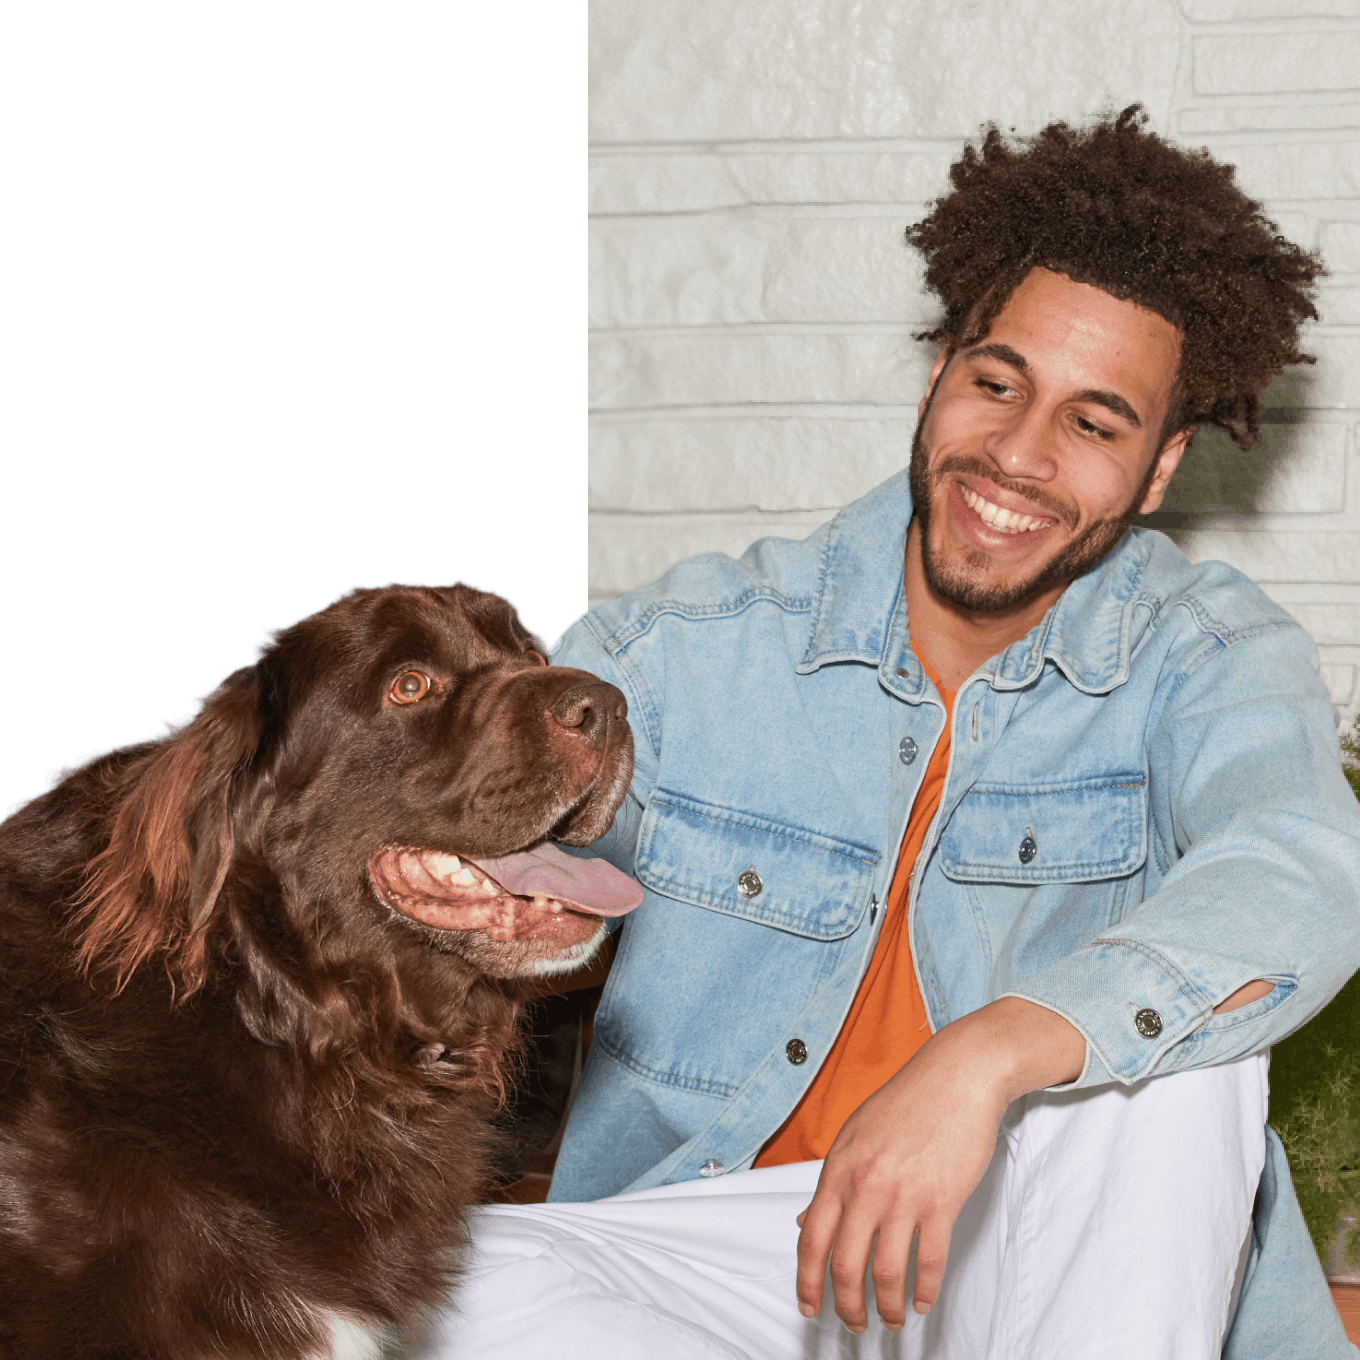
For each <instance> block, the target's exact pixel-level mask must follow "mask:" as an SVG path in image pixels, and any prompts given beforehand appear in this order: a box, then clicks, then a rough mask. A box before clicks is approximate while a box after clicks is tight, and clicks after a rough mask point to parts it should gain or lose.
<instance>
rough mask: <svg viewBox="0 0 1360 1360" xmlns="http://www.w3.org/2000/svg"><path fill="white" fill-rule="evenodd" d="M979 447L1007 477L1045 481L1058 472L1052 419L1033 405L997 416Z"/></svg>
mask: <svg viewBox="0 0 1360 1360" xmlns="http://www.w3.org/2000/svg"><path fill="white" fill-rule="evenodd" d="M982 451H983V453H984V454H986V455H987V457H988V458H990V459H991V460H992V462H994V463H995V464H996V466H997V468H998V469H999V470H1000V471H1001V472H1003V473H1004V474H1005V475H1006V476H1007V477H1014V478H1016V479H1017V480H1019V479H1022V478H1023V479H1027V480H1030V481H1036V482H1048V481H1052V480H1053V478H1054V477H1056V476H1057V474H1058V460H1057V456H1056V453H1055V440H1054V433H1053V428H1052V424H1051V420H1050V418H1049V416H1048V415H1047V414H1046V413H1045V412H1043V411H1042V410H1040V409H1038V408H1036V407H1032V406H1031V407H1026V408H1025V409H1024V410H1018V411H1011V412H1009V413H1007V414H1006V415H1005V416H1004V417H1003V418H1001V419H1000V420H998V422H997V424H996V425H994V426H993V427H992V429H990V430H989V431H988V432H987V434H986V436H985V437H984V439H983V441H982Z"/></svg>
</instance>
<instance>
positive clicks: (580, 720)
mask: <svg viewBox="0 0 1360 1360" xmlns="http://www.w3.org/2000/svg"><path fill="white" fill-rule="evenodd" d="M548 712H549V713H551V714H552V717H553V721H554V722H556V723H558V724H559V725H560V726H562V727H566V728H569V729H570V730H572V731H574V732H575V733H576V734H577V735H578V736H579V737H581V738H582V739H583V740H584V741H587V742H589V743H590V744H591V745H594V744H595V743H596V742H597V741H600V740H602V739H603V737H604V734H605V733H606V732H607V731H608V730H609V724H610V723H611V722H615V721H620V720H622V719H623V718H626V717H627V716H628V701H627V700H626V699H625V698H624V697H623V695H622V693H620V691H619V690H617V689H616V688H615V687H614V686H613V685H611V684H608V683H606V682H605V681H604V680H593V681H591V682H589V683H588V684H580V685H573V686H572V687H571V688H570V689H567V690H563V692H562V693H561V694H559V695H558V696H557V701H556V702H555V703H554V704H553V706H552V707H551V708H550V709H549V710H548Z"/></svg>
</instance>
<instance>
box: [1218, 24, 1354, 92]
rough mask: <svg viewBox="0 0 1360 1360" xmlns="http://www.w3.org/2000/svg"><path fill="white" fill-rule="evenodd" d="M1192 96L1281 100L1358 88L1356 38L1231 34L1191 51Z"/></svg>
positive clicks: (1343, 33) (1351, 35)
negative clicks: (1260, 96) (1294, 93)
mask: <svg viewBox="0 0 1360 1360" xmlns="http://www.w3.org/2000/svg"><path fill="white" fill-rule="evenodd" d="M1191 50H1192V52H1193V56H1194V82H1195V92H1196V93H1197V94H1205V95H1214V94H1283V93H1285V92H1286V91H1290V90H1353V89H1355V88H1356V87H1357V85H1360V77H1357V71H1358V70H1360V33H1355V32H1347V31H1341V32H1338V31H1336V30H1324V31H1321V32H1314V33H1232V34H1215V35H1214V36H1213V37H1199V38H1196V39H1195V40H1194V42H1193V43H1192V46H1191Z"/></svg>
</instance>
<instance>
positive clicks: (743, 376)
mask: <svg viewBox="0 0 1360 1360" xmlns="http://www.w3.org/2000/svg"><path fill="white" fill-rule="evenodd" d="M1357 343H1360V342H1357ZM590 349H591V404H592V406H594V407H596V408H598V409H615V410H638V409H647V408H655V407H661V406H731V405H744V404H746V403H750V402H758V403H770V402H776V403H780V404H788V403H794V402H811V403H828V402H829V403H833V404H836V405H852V406H853V405H861V404H867V405H872V406H881V405H890V406H891V405H902V404H914V403H915V402H916V401H918V400H919V399H920V394H921V393H922V392H924V391H925V384H926V379H927V378H928V376H929V374H930V365H931V362H932V360H931V354H930V350H929V349H928V347H927V346H925V345H923V344H921V343H920V342H918V341H915V340H913V339H912V338H911V336H910V335H909V334H907V333H905V332H902V333H896V332H892V333H884V332H859V333H855V332H849V333H847V332H796V331H794V332H775V333H763V332H755V333H751V332H741V331H728V332H724V331H701V332H696V333H685V332H674V331H672V332H662V333H658V334H650V335H649V334H638V333H634V334H631V335H630V334H612V335H611V334H598V335H596V336H594V337H592V340H591V346H590Z"/></svg>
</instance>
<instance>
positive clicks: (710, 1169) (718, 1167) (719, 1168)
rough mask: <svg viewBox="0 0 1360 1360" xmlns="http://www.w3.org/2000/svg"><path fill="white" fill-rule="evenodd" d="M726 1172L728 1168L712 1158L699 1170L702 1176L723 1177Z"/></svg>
mask: <svg viewBox="0 0 1360 1360" xmlns="http://www.w3.org/2000/svg"><path fill="white" fill-rule="evenodd" d="M726 1170H727V1168H726V1167H725V1166H724V1165H723V1164H722V1163H721V1162H720V1161H719V1160H718V1159H717V1158H716V1157H710V1158H709V1159H708V1161H706V1162H705V1163H704V1164H703V1166H701V1167H700V1168H699V1174H700V1175H701V1176H721V1175H722V1174H723V1172H724V1171H726Z"/></svg>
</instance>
